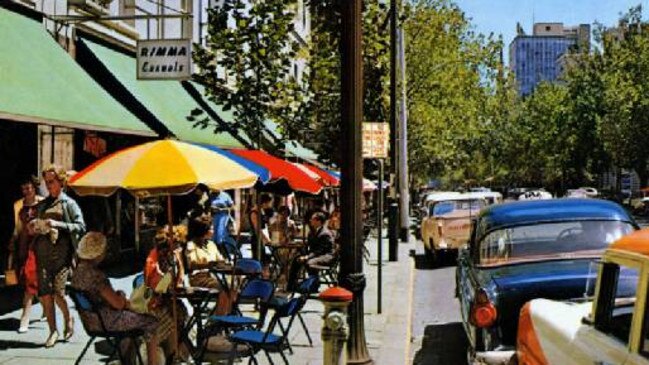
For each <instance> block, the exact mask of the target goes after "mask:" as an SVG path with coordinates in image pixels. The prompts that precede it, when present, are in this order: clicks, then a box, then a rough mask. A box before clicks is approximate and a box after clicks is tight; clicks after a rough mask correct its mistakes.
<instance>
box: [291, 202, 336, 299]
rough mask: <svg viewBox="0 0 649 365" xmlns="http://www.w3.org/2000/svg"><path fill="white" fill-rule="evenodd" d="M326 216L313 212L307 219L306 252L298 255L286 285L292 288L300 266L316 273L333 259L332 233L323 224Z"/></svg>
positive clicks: (310, 272) (311, 272)
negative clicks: (308, 230)
mask: <svg viewBox="0 0 649 365" xmlns="http://www.w3.org/2000/svg"><path fill="white" fill-rule="evenodd" d="M326 222H327V217H326V215H325V213H323V212H315V213H313V215H311V219H310V220H309V227H310V232H309V237H308V240H307V254H306V255H302V256H298V257H297V258H296V259H295V261H294V262H293V265H292V266H291V271H290V274H289V281H288V287H289V289H290V288H294V285H295V283H296V279H297V276H298V275H299V272H300V270H301V268H302V267H306V270H307V271H308V272H309V274H312V275H313V274H317V273H318V270H320V268H321V267H322V266H326V265H329V264H330V263H331V262H332V261H333V259H334V250H335V249H334V234H333V233H332V232H331V231H330V230H329V229H328V228H327V227H326V226H325V223H326Z"/></svg>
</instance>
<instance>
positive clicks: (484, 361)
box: [472, 350, 517, 365]
mask: <svg viewBox="0 0 649 365" xmlns="http://www.w3.org/2000/svg"><path fill="white" fill-rule="evenodd" d="M516 362H517V361H516V351H515V350H508V351H484V352H476V353H475V357H474V358H473V364H472V365H514V364H516Z"/></svg>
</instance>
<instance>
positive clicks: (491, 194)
mask: <svg viewBox="0 0 649 365" xmlns="http://www.w3.org/2000/svg"><path fill="white" fill-rule="evenodd" d="M467 195H470V196H473V197H475V198H479V199H484V200H485V203H487V205H492V204H500V203H502V202H503V195H502V194H501V193H499V192H497V191H476V192H470V193H467Z"/></svg>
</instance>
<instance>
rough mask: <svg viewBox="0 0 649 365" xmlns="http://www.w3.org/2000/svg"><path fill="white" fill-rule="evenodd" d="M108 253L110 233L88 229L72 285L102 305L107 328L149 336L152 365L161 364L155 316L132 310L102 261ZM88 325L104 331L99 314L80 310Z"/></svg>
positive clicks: (100, 311) (146, 338) (97, 304)
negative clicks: (138, 332)
mask: <svg viewBox="0 0 649 365" xmlns="http://www.w3.org/2000/svg"><path fill="white" fill-rule="evenodd" d="M105 256H106V237H105V236H104V235H103V234H101V233H99V232H89V233H87V234H86V235H85V236H84V237H83V238H82V239H81V240H80V242H79V246H78V249H77V257H78V258H79V263H78V265H77V268H76V269H75V270H74V273H73V275H72V287H73V288H75V289H77V290H80V291H83V292H86V293H88V299H89V300H91V301H92V302H93V304H94V305H95V306H96V307H97V308H99V315H101V317H102V319H103V321H104V324H105V325H106V330H108V331H131V330H136V329H140V330H142V331H143V332H144V339H145V340H146V347H147V355H148V356H147V359H148V364H149V365H157V363H158V361H157V359H158V358H157V345H158V340H157V336H156V330H157V328H158V320H157V319H156V318H155V317H152V316H149V315H146V314H139V313H135V312H133V311H131V310H129V305H130V303H129V301H128V299H126V295H125V294H124V292H122V291H119V290H118V291H115V290H114V289H113V287H112V286H111V284H110V281H109V280H108V278H107V277H106V275H105V274H104V273H103V272H102V271H101V270H99V268H98V265H99V263H101V262H102V261H103V259H104V258H105ZM80 316H81V320H82V321H83V323H84V326H85V327H86V328H88V329H91V330H93V331H101V330H102V327H101V323H100V321H99V317H97V316H96V315H93V314H91V313H85V312H81V313H80Z"/></svg>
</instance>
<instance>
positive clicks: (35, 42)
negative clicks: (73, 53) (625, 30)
mask: <svg viewBox="0 0 649 365" xmlns="http://www.w3.org/2000/svg"><path fill="white" fill-rule="evenodd" d="M0 119H7V120H14V121H21V122H32V123H40V124H49V125H56V126H63V127H70V128H79V129H87V130H95V131H107V132H117V133H124V134H135V135H146V136H154V135H155V134H154V133H153V132H152V131H151V129H149V128H148V127H147V126H146V125H145V124H144V123H142V122H141V121H140V120H139V119H138V118H136V117H135V116H134V115H133V114H131V113H129V111H128V110H126V109H125V108H124V107H123V106H122V105H121V104H119V103H118V102H117V101H115V100H114V99H113V98H112V97H111V96H110V95H109V94H108V93H107V92H106V91H105V90H104V89H102V88H101V87H100V86H99V85H98V84H97V83H96V82H95V81H94V80H93V79H92V78H91V77H90V76H88V74H87V73H86V72H85V71H84V70H83V69H82V68H81V67H79V65H77V64H76V62H75V61H74V59H72V57H70V55H68V54H67V53H66V52H65V50H63V49H62V48H61V47H60V46H59V45H58V44H57V43H56V41H55V40H54V39H52V37H51V36H50V35H49V33H47V31H46V30H45V28H44V27H43V25H42V23H41V22H38V21H35V20H33V19H30V18H28V17H26V16H23V15H20V14H17V13H14V12H12V11H10V10H7V9H4V8H1V7H0Z"/></svg>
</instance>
